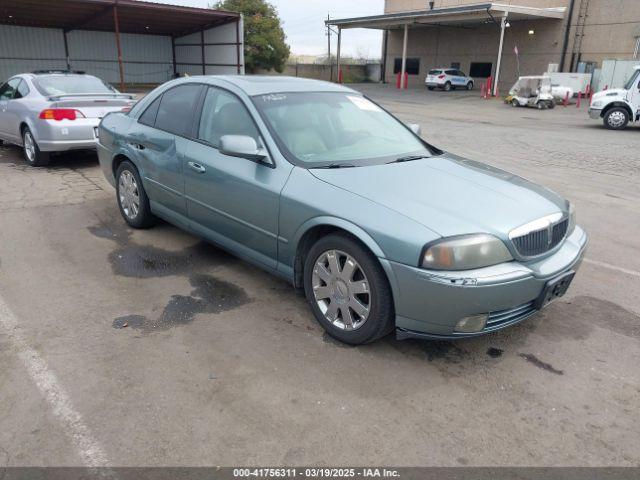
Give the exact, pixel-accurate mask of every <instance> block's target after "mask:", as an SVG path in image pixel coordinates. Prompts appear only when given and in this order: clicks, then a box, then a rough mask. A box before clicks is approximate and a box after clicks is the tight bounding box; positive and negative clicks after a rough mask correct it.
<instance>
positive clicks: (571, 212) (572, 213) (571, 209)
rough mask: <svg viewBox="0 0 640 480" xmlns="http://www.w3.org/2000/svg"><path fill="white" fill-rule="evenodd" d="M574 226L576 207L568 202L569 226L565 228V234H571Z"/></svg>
mask: <svg viewBox="0 0 640 480" xmlns="http://www.w3.org/2000/svg"><path fill="white" fill-rule="evenodd" d="M575 228H576V207H574V206H573V203H570V204H569V227H568V228H567V235H571V234H572V233H573V230H574V229H575Z"/></svg>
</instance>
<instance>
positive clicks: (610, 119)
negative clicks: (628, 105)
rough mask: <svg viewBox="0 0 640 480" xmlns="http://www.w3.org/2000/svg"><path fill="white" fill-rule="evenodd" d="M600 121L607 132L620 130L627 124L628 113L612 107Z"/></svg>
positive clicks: (620, 108) (622, 109) (623, 109)
mask: <svg viewBox="0 0 640 480" xmlns="http://www.w3.org/2000/svg"><path fill="white" fill-rule="evenodd" d="M602 121H603V123H604V126H605V127H607V128H608V129H609V130H622V129H624V128H626V126H627V124H628V123H629V112H627V110H626V109H625V108H622V107H613V108H611V109H610V110H607V113H605V114H604V117H603V118H602Z"/></svg>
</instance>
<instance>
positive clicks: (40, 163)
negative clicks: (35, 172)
mask: <svg viewBox="0 0 640 480" xmlns="http://www.w3.org/2000/svg"><path fill="white" fill-rule="evenodd" d="M22 154H23V155H24V159H25V160H26V162H27V163H28V164H29V165H31V166H32V167H44V166H46V165H49V162H50V161H51V156H50V155H49V152H41V151H40V147H38V144H37V143H36V140H35V138H33V133H31V130H29V127H24V129H23V130H22Z"/></svg>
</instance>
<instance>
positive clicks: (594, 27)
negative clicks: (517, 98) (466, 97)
mask: <svg viewBox="0 0 640 480" xmlns="http://www.w3.org/2000/svg"><path fill="white" fill-rule="evenodd" d="M582 2H584V4H583V5H582V6H583V9H581V4H582ZM473 3H479V2H478V1H476V0H435V2H434V8H441V7H450V6H459V5H468V4H473ZM499 3H502V4H512V5H521V6H523V5H526V6H535V7H559V6H567V7H568V6H569V4H570V1H569V0H535V1H534V0H501V1H500V2H499ZM585 7H586V10H585V9H584V8H585ZM428 8H429V7H428V1H425V0H386V3H385V11H386V12H398V11H405V10H425V9H428ZM584 11H586V12H587V15H586V16H582V15H580V12H584ZM567 19H568V15H567V16H566V17H565V19H564V20H557V19H545V20H535V21H513V20H511V21H510V23H511V27H510V28H508V29H507V30H506V32H505V43H504V50H503V58H502V69H501V70H502V71H501V76H500V79H501V82H500V84H501V88H502V89H504V88H508V87H509V86H510V85H512V84H513V83H514V82H515V80H516V79H517V77H518V68H517V61H516V55H515V53H514V47H515V46H517V47H518V50H519V52H520V74H521V75H540V74H542V73H544V72H545V71H546V70H547V66H548V65H549V64H550V63H560V61H561V57H562V46H563V42H564V36H565V29H566V24H567ZM581 23H582V24H584V28H583V32H584V35H583V37H582V43H581V45H580V44H579V37H576V33H578V32H579V31H580V29H579V27H578V25H579V24H581ZM529 30H534V32H535V33H534V34H533V35H529V33H528V32H529ZM499 34H500V31H499V28H498V27H497V25H495V24H487V25H474V26H469V27H468V28H467V27H465V28H461V27H451V26H449V27H445V26H431V27H425V26H420V27H416V26H412V27H411V28H410V30H409V43H408V57H419V58H420V59H421V61H420V73H419V75H415V76H414V75H410V76H409V85H410V86H411V85H418V84H420V85H421V84H422V83H423V82H424V77H425V75H426V72H427V70H428V69H429V68H433V67H449V66H450V65H451V63H452V62H459V63H460V67H461V69H462V70H463V71H464V72H465V73H468V72H469V67H470V63H471V62H472V61H473V62H491V63H492V64H493V71H494V72H495V66H496V62H497V55H498V43H499ZM637 36H640V0H575V2H574V13H573V15H572V19H571V27H570V34H569V42H568V48H567V54H566V57H565V71H568V70H569V68H571V61H572V59H573V70H575V68H576V67H577V64H578V61H582V62H595V63H596V66H598V67H599V66H601V65H602V61H603V60H604V59H607V58H618V59H631V58H632V57H633V53H634V49H635V45H636V38H635V37H637ZM402 40H403V31H402V29H399V30H392V31H390V32H389V42H388V50H387V53H388V54H387V63H386V65H387V68H386V81H388V82H394V81H395V76H394V74H393V63H394V59H395V58H397V57H400V56H401V55H402ZM578 47H579V52H578V51H577V49H578ZM574 50H576V52H575V54H574Z"/></svg>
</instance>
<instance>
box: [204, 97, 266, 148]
mask: <svg viewBox="0 0 640 480" xmlns="http://www.w3.org/2000/svg"><path fill="white" fill-rule="evenodd" d="M224 135H246V136H249V137H252V138H253V139H254V140H255V141H256V142H257V143H259V136H260V135H259V134H258V129H257V128H256V125H255V123H254V121H253V118H251V114H249V111H248V110H247V107H245V105H244V104H243V103H242V101H241V100H240V99H239V98H238V97H236V96H235V95H234V94H232V93H229V92H226V91H224V90H220V89H218V88H213V87H210V88H209V90H208V91H207V95H206V97H205V99H204V104H203V106H202V115H201V117H200V126H199V128H198V138H199V139H200V140H204V141H205V142H207V143H210V144H211V145H213V146H214V147H216V148H218V147H219V146H220V138H221V137H223V136H224Z"/></svg>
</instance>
